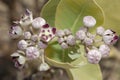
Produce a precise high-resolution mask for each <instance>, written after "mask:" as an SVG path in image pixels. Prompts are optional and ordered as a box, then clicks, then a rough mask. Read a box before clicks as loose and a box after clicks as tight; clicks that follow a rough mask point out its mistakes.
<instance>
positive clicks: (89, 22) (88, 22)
mask: <svg viewBox="0 0 120 80" xmlns="http://www.w3.org/2000/svg"><path fill="white" fill-rule="evenodd" d="M83 23H84V26H86V27H89V28H90V27H93V26H95V24H96V20H95V18H94V17H92V16H85V17H84V18H83Z"/></svg>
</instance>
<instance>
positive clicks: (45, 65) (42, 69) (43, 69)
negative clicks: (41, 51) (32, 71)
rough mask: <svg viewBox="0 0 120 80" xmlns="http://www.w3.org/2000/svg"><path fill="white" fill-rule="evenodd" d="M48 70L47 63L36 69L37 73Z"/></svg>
mask: <svg viewBox="0 0 120 80" xmlns="http://www.w3.org/2000/svg"><path fill="white" fill-rule="evenodd" d="M48 69H50V66H49V65H48V64H47V63H41V65H40V66H39V68H38V70H39V71H47V70H48Z"/></svg>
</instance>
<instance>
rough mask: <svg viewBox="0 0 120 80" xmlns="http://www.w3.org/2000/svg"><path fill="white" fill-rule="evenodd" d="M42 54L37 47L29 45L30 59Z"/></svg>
mask: <svg viewBox="0 0 120 80" xmlns="http://www.w3.org/2000/svg"><path fill="white" fill-rule="evenodd" d="M39 56H40V53H39V50H38V49H37V48H36V47H33V46H31V47H28V48H27V49H26V57H27V58H28V59H30V60H32V59H37V58H38V57H39Z"/></svg>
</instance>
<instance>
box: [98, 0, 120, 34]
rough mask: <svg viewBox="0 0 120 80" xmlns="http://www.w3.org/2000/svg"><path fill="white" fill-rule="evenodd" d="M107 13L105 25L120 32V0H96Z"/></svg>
mask: <svg viewBox="0 0 120 80" xmlns="http://www.w3.org/2000/svg"><path fill="white" fill-rule="evenodd" d="M96 2H97V3H98V4H99V5H100V6H101V7H102V9H103V11H104V13H105V22H104V24H103V26H104V27H105V28H106V29H108V28H109V29H112V30H115V31H116V32H117V33H119V34H120V27H119V26H120V0H96Z"/></svg>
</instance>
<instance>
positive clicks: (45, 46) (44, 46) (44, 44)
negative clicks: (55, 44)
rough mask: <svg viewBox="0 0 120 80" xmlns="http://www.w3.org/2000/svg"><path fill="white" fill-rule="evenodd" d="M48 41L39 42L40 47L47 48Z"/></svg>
mask: <svg viewBox="0 0 120 80" xmlns="http://www.w3.org/2000/svg"><path fill="white" fill-rule="evenodd" d="M47 46H48V45H47V43H45V42H42V41H40V42H39V43H38V47H39V48H41V49H45V48H47Z"/></svg>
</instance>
